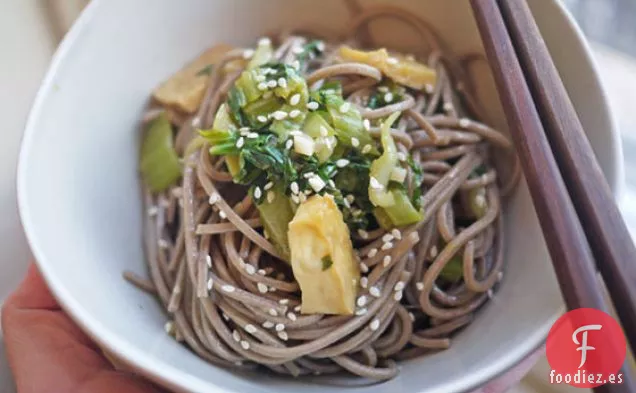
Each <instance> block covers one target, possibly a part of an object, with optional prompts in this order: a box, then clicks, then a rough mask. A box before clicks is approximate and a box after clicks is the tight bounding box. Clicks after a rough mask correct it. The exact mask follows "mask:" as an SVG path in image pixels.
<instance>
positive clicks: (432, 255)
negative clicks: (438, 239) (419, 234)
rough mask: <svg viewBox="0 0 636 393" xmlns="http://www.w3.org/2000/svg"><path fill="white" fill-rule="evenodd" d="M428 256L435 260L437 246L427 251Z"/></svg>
mask: <svg viewBox="0 0 636 393" xmlns="http://www.w3.org/2000/svg"><path fill="white" fill-rule="evenodd" d="M429 254H430V256H431V258H436V257H437V246H433V247H431V250H430V251H429Z"/></svg>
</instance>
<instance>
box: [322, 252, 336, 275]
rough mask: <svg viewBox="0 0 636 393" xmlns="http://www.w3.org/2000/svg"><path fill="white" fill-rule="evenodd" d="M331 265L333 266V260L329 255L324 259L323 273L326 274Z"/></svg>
mask: <svg viewBox="0 0 636 393" xmlns="http://www.w3.org/2000/svg"><path fill="white" fill-rule="evenodd" d="M331 265H333V260H332V259H331V256H329V255H327V256H324V257H322V271H323V272H324V271H325V270H327V269H329V268H330V267H331Z"/></svg>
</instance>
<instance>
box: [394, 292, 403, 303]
mask: <svg viewBox="0 0 636 393" xmlns="http://www.w3.org/2000/svg"><path fill="white" fill-rule="evenodd" d="M403 295H404V293H403V292H402V291H397V292H395V293H394V294H393V299H395V301H397V302H399V301H400V300H402V296H403Z"/></svg>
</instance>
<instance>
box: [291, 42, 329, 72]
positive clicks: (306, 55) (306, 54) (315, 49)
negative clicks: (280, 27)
mask: <svg viewBox="0 0 636 393" xmlns="http://www.w3.org/2000/svg"><path fill="white" fill-rule="evenodd" d="M324 45H325V44H324V43H323V42H322V41H319V40H313V41H310V42H309V43H307V44H306V45H305V46H303V51H302V52H300V53H299V54H298V55H296V59H297V60H298V61H299V62H300V64H301V68H302V66H303V65H304V64H305V63H307V61H309V60H311V59H313V58H314V57H317V56H320V54H321V53H322V51H323V50H324Z"/></svg>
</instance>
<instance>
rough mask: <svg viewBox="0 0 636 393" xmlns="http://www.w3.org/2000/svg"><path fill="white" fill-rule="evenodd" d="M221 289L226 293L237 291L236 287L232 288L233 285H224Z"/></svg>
mask: <svg viewBox="0 0 636 393" xmlns="http://www.w3.org/2000/svg"><path fill="white" fill-rule="evenodd" d="M221 289H222V290H223V291H224V292H234V291H235V290H236V288H234V286H232V285H223V286H222V287H221Z"/></svg>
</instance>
